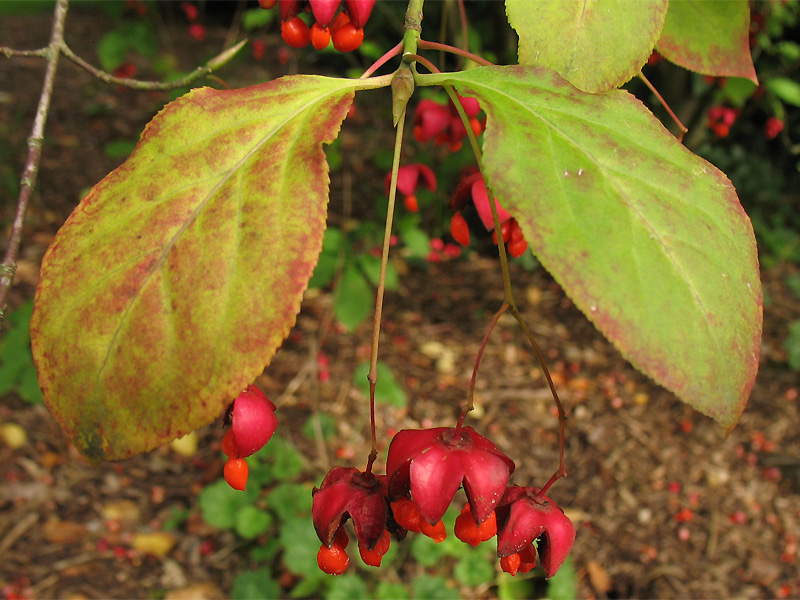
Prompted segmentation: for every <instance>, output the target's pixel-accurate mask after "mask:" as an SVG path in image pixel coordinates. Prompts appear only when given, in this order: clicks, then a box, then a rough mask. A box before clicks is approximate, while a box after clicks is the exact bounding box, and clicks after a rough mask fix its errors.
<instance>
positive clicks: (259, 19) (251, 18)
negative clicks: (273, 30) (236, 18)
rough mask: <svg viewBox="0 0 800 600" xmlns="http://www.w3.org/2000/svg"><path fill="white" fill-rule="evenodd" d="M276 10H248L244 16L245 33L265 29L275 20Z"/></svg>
mask: <svg viewBox="0 0 800 600" xmlns="http://www.w3.org/2000/svg"><path fill="white" fill-rule="evenodd" d="M275 17H276V14H275V11H274V10H264V9H263V8H260V7H259V8H248V9H247V10H246V11H244V14H243V15H242V28H243V29H244V30H245V31H253V30H254V29H258V28H259V27H263V26H264V25H267V24H268V23H271V22H272V21H274V20H275Z"/></svg>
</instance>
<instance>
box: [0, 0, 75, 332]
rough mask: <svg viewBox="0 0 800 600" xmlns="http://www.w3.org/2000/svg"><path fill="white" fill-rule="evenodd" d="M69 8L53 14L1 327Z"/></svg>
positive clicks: (0, 299) (7, 265) (4, 284)
mask: <svg viewBox="0 0 800 600" xmlns="http://www.w3.org/2000/svg"><path fill="white" fill-rule="evenodd" d="M68 8H69V0H58V2H57V3H56V10H55V15H54V17H53V29H52V31H51V33H50V44H49V45H48V46H47V69H46V71H45V74H44V84H43V85H42V94H41V96H40V97H39V106H38V108H37V109H36V117H35V118H34V120H33V128H32V130H31V135H30V137H29V138H28V158H27V160H26V161H25V168H24V169H23V171H22V177H21V178H20V191H19V200H17V214H16V216H15V217H14V225H13V226H12V228H11V237H10V238H9V240H8V248H6V254H5V257H4V258H3V262H2V264H0V327H2V325H3V321H4V319H5V311H6V308H7V303H8V293H9V291H10V290H11V284H12V283H13V282H14V273H15V272H16V270H17V254H18V252H19V245H20V241H21V240H22V226H23V224H24V223H25V214H26V213H27V211H28V202H29V201H30V199H31V194H32V193H33V190H34V188H35V187H36V177H37V175H38V172H39V160H40V159H41V157H42V141H43V139H44V125H45V122H46V121H47V113H48V112H49V110H50V99H51V98H52V96H53V83H54V82H55V79H56V69H57V68H58V58H59V56H60V54H61V52H60V50H61V47H62V46H63V44H64V21H65V20H66V18H67V9H68Z"/></svg>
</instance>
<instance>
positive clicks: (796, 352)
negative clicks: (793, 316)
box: [783, 320, 800, 371]
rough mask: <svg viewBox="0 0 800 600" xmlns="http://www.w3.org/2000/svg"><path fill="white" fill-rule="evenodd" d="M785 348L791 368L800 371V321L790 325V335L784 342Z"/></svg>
mask: <svg viewBox="0 0 800 600" xmlns="http://www.w3.org/2000/svg"><path fill="white" fill-rule="evenodd" d="M783 347H784V348H785V349H786V352H787V354H788V360H789V366H790V367H791V368H792V369H793V370H794V371H800V320H798V321H792V322H791V323H790V324H789V335H788V336H786V339H785V340H784V341H783Z"/></svg>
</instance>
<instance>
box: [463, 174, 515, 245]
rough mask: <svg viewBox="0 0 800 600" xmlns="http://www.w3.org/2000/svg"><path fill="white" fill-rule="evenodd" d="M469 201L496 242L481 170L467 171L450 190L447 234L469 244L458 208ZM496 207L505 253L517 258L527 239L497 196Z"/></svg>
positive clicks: (464, 205)
mask: <svg viewBox="0 0 800 600" xmlns="http://www.w3.org/2000/svg"><path fill="white" fill-rule="evenodd" d="M470 201H471V202H472V205H473V206H475V210H477V212H478V216H479V217H480V219H481V223H483V226H484V227H486V230H487V231H491V232H492V240H494V243H495V244H496V243H497V234H496V232H495V231H494V219H492V207H491V205H490V204H489V195H488V194H487V193H486V184H485V183H484V181H483V176H482V175H481V174H480V172H478V171H475V170H472V171H467V172H466V173H465V174H464V176H463V177H462V179H461V181H460V182H459V184H458V186H457V187H456V189H455V191H454V192H453V196H452V197H451V198H450V208H452V209H453V210H454V211H455V212H454V213H453V217H452V218H451V219H450V235H452V236H453V239H454V240H455V241H457V242H458V243H459V244H461V245H462V246H467V245H469V226H468V225H467V221H466V219H464V216H463V215H462V213H461V211H462V210H463V209H464V208H465V207H466V206H468V205H469V203H470ZM494 205H495V207H496V208H497V217H498V219H499V221H500V233H501V235H502V236H503V243H505V244H506V247H507V249H508V253H509V254H510V255H511V256H513V257H514V258H519V257H520V256H522V255H523V254H524V253H525V251H526V250H527V249H528V242H526V241H525V237H524V236H523V234H522V229H520V226H519V223H517V220H516V219H515V218H514V217H512V216H511V215H510V214H509V212H508V211H507V210H506V209H505V208H503V207H502V206H501V205H500V202H498V201H497V198H495V199H494Z"/></svg>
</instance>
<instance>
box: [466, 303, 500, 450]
mask: <svg viewBox="0 0 800 600" xmlns="http://www.w3.org/2000/svg"><path fill="white" fill-rule="evenodd" d="M508 307H509V305H508V302H503V306H501V307H500V310H498V311H497V313H496V314H495V315H494V318H493V319H492V322H491V324H490V325H489V331H487V332H486V335H485V336H484V337H483V341H482V342H481V347H480V348H479V349H478V355H477V356H476V357H475V366H474V367H473V368H472V378H471V379H470V380H469V393H468V395H467V404H466V405H465V406H464V408H462V409H461V414H460V415H459V417H458V422H457V423H456V438H458V436H459V435H460V434H461V426H462V425H463V424H464V419H465V418H466V416H467V413H468V412H470V411H471V410H472V409H473V408H475V403H474V400H473V397H474V395H475V381H476V380H477V379H478V367H480V364H481V358H482V357H483V351H484V350H485V349H486V344H487V343H489V336H491V335H492V331H494V328H495V326H496V325H497V322H498V321H499V320H500V317H502V316H503V313H504V312H506V311H507V310H508Z"/></svg>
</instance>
